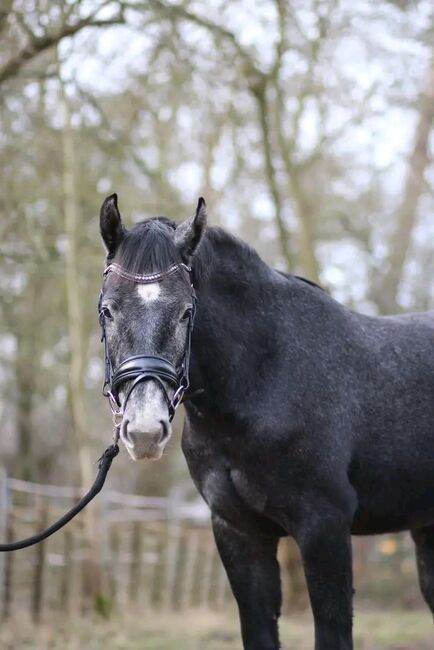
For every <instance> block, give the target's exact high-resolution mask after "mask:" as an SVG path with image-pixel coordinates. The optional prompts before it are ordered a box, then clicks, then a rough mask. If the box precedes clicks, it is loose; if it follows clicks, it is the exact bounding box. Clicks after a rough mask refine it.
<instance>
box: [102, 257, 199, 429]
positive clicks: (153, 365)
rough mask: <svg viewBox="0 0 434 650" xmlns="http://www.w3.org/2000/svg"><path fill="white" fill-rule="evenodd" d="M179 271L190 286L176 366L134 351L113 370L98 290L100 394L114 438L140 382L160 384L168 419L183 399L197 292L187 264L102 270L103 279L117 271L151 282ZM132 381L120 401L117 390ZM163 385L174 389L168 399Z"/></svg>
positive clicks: (187, 384)
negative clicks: (107, 407) (132, 270)
mask: <svg viewBox="0 0 434 650" xmlns="http://www.w3.org/2000/svg"><path fill="white" fill-rule="evenodd" d="M178 271H182V272H186V273H188V277H189V283H190V287H191V301H192V302H191V310H190V314H189V318H188V324H187V336H186V341H185V348H184V354H183V357H182V360H181V363H180V365H179V366H178V367H177V368H176V367H175V366H174V365H173V363H171V362H170V361H168V359H165V358H164V357H158V356H152V355H146V354H137V355H135V356H132V357H128V358H127V359H125V360H124V361H122V363H120V364H119V366H118V367H117V368H116V369H114V368H113V366H112V363H111V361H110V358H109V354H108V343H107V336H106V331H105V320H104V310H103V309H102V305H101V301H102V296H103V292H102V290H101V293H100V299H99V304H98V311H99V322H100V324H101V330H102V335H101V341H102V342H103V343H104V357H105V362H104V363H105V371H104V384H103V390H102V392H103V395H104V396H105V397H107V398H108V400H109V404H110V409H111V412H112V416H113V427H114V435H115V438H116V440H117V439H118V437H119V431H120V426H121V422H122V417H123V414H124V411H125V406H126V404H127V402H128V400H129V398H130V396H131V393H132V392H133V390H134V388H135V387H136V386H137V385H138V384H140V383H141V382H143V381H148V380H154V381H156V382H157V384H158V385H159V386H160V388H161V391H162V393H163V396H164V399H165V400H166V404H167V409H168V412H169V421H170V422H171V421H172V420H173V417H174V415H175V411H176V408H177V407H178V406H179V404H180V403H181V402H182V400H183V397H184V393H185V391H186V390H187V388H188V387H189V376H188V374H189V365H190V350H191V333H192V330H193V323H194V316H195V313H196V294H195V291H194V287H193V282H192V277H191V268H190V267H189V266H187V265H186V264H182V263H180V264H173V265H172V266H170V267H169V268H168V269H166V270H165V271H161V272H159V273H150V274H147V275H139V274H137V273H130V272H129V271H126V270H125V269H124V268H122V267H121V266H120V265H119V264H116V263H112V264H109V266H107V268H106V269H105V271H104V278H106V277H107V275H108V274H109V273H116V275H118V276H120V277H121V278H124V279H126V280H131V281H132V282H135V283H136V284H150V283H154V282H162V281H163V280H165V279H166V278H167V277H168V276H170V275H172V274H174V273H177V272H178ZM126 382H131V384H130V386H129V387H128V389H127V391H126V394H125V398H124V400H123V403H122V404H121V401H120V397H119V390H120V389H121V387H122V386H123V385H124V384H125V383H126ZM166 384H169V386H170V387H171V388H173V390H174V395H173V397H172V399H170V397H169V395H168V392H167V389H166Z"/></svg>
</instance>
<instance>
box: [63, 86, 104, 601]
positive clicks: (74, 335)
mask: <svg viewBox="0 0 434 650" xmlns="http://www.w3.org/2000/svg"><path fill="white" fill-rule="evenodd" d="M60 86H61V97H62V103H63V108H64V118H65V124H64V128H63V130H62V152H63V169H62V181H63V198H64V218H65V233H66V237H67V248H66V297H67V305H68V330H69V346H70V365H69V400H70V407H71V415H72V426H73V431H74V435H75V441H76V447H77V452H78V458H79V473H80V483H81V485H82V487H83V488H88V487H89V485H91V483H92V482H93V478H94V468H93V466H92V458H91V453H90V449H89V441H88V435H87V418H86V403H85V395H84V377H85V346H84V329H83V310H82V291H81V288H80V263H79V252H78V236H79V232H80V213H79V208H78V205H77V200H76V191H75V169H76V163H75V146H74V132H73V129H72V126H71V115H70V110H69V105H68V99H67V97H66V93H65V88H64V85H63V82H62V81H61V80H60ZM83 518H84V527H85V545H86V560H85V563H84V581H85V585H84V590H85V593H86V594H87V595H89V596H90V597H91V598H92V600H93V603H92V604H93V606H95V604H96V601H97V598H98V595H99V594H100V593H101V578H102V576H101V567H100V563H99V561H98V536H97V530H98V527H97V525H96V521H95V513H94V506H92V507H88V508H86V510H85V511H84V514H83Z"/></svg>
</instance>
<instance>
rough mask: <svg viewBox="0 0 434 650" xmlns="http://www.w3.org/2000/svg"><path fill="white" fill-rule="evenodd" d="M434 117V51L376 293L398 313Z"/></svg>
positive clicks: (386, 309)
mask: <svg viewBox="0 0 434 650" xmlns="http://www.w3.org/2000/svg"><path fill="white" fill-rule="evenodd" d="M433 120H434V50H433V54H432V58H431V61H430V63H429V66H428V70H427V74H426V77H425V82H424V86H423V89H422V92H421V94H420V97H419V117H418V122H417V126H416V134H415V143H414V147H413V150H412V152H411V154H410V157H409V160H408V171H407V178H406V182H405V187H404V195H403V197H402V202H401V206H400V208H399V210H398V216H397V227H396V229H395V231H394V232H393V234H392V237H391V240H390V245H389V255H388V259H387V263H386V272H385V274H384V276H383V278H382V280H381V281H380V283H379V287H378V288H377V290H376V292H375V294H376V295H375V299H376V302H377V304H378V305H379V308H380V311H381V312H383V313H391V312H394V311H396V310H397V307H398V292H399V286H400V283H401V280H402V276H403V272H404V267H405V261H406V258H407V253H408V250H409V248H410V244H411V235H412V231H413V228H414V226H415V223H416V219H417V208H418V204H419V199H420V196H421V194H422V193H423V186H424V173H425V169H426V167H427V165H428V162H429V156H428V145H429V138H430V133H431V127H432V123H433Z"/></svg>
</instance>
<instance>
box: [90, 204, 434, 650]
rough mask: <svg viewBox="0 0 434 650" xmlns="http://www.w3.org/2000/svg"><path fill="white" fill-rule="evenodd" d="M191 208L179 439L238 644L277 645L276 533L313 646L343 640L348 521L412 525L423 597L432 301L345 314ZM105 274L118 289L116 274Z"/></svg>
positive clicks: (258, 648) (347, 633)
mask: <svg viewBox="0 0 434 650" xmlns="http://www.w3.org/2000/svg"><path fill="white" fill-rule="evenodd" d="M111 218H112V221H116V220H115V219H113V215H111ZM119 219H120V217H119ZM197 223H198V221H197V217H196V218H195V219H193V221H191V223H190V226H189V227H190V228H191V230H192V232H191V233H190V235H189V234H188V228H186V227H185V226H184V224H183V226H182V228H183V233H182V240H183V243H182V244H181V245H180V246H181V247H180V251H181V254H182V255H181V257H182V259H184V261H186V260H190V259H191V260H192V266H193V278H194V286H195V290H196V293H197V312H196V318H195V325H194V330H193V334H192V347H191V359H190V383H191V386H190V397H189V399H187V401H186V403H185V407H186V420H185V426H184V432H183V438H182V448H183V452H184V454H185V457H186V459H187V463H188V467H189V470H190V473H191V475H192V478H193V480H194V482H195V484H196V486H197V488H198V490H199V491H200V493H201V494H202V496H203V497H204V499H205V500H206V501H207V503H208V504H209V507H210V510H211V515H212V524H213V531H214V535H215V539H216V543H217V547H218V549H219V553H220V556H221V558H222V561H223V563H224V565H225V568H226V571H227V574H228V577H229V580H230V583H231V587H232V590H233V592H234V595H235V598H236V600H237V603H238V607H239V612H240V621H241V631H242V637H243V643H244V648H245V650H277V649H278V648H279V637H278V628H277V620H278V617H279V613H280V600H281V596H280V579H279V569H278V564H277V560H276V550H277V543H278V539H279V538H280V537H282V536H285V535H292V536H293V537H294V538H295V540H296V542H297V544H298V546H299V548H300V551H301V556H302V560H303V565H304V569H305V575H306V581H307V586H308V590H309V595H310V601H311V606H312V611H313V615H314V620H315V648H316V650H351V648H352V647H353V645H352V569H351V534H371V533H381V532H389V531H397V530H404V529H410V530H411V531H412V534H413V537H414V540H415V543H416V550H417V559H418V568H419V576H420V582H421V588H422V592H423V595H424V597H425V600H426V601H427V603H428V605H429V607H430V608H431V610H432V611H433V613H434V471H433V470H434V345H433V344H434V317H433V316H434V315H433V314H414V315H409V316H394V317H370V316H364V315H361V314H357V313H355V312H353V311H351V310H349V309H347V308H345V307H344V306H343V305H340V304H339V303H337V302H336V301H334V300H333V299H332V298H331V297H329V296H328V295H327V294H326V293H325V292H323V291H322V290H321V289H320V288H318V287H316V286H312V285H311V284H310V283H307V282H306V281H303V280H301V279H297V278H296V277H293V276H286V275H284V274H282V273H279V272H277V271H274V270H273V269H271V268H270V267H268V266H267V265H266V264H265V263H264V262H263V261H262V260H261V259H260V258H259V256H258V255H257V254H256V253H255V252H254V251H253V250H252V249H251V248H249V247H248V246H247V245H245V244H243V243H242V242H240V241H238V240H236V239H235V238H233V237H231V236H230V235H228V234H226V233H224V232H223V231H221V230H219V229H213V228H210V229H208V230H207V231H206V233H205V234H203V232H202V230H203V225H201V226H200V228H199V227H198V226H197ZM195 224H196V225H195ZM173 228H174V226H173ZM179 228H181V227H179ZM179 228H178V229H176V230H175V239H176V232H177V231H178V230H179ZM102 231H103V236H104V229H103V225H102ZM167 237H173V232H172V233H171V232H170V228H168V232H167ZM105 239H109V237H108V235H107V233H106V236H105ZM184 240H186V241H187V242H188V246H187V244H185V242H184ZM199 241H201V245H200V247H198V243H199ZM192 242H194V243H192ZM186 246H187V248H188V255H186V253H185V247H186ZM115 259H116V258H115ZM172 261H176V260H172ZM171 282H175V281H174V280H172V281H171ZM112 289H113V288H112ZM115 289H116V290H117V300H118V302H119V301H120V300H121V299H122V293H123V292H125V291H127V286H126V285H122V287H121V290H122V291H121V290H120V289H119V287H117V288H116V287H115ZM162 289H163V291H164V285H163V286H162ZM169 289H170V287H169ZM171 289H172V293H171V300H172V301H173V295H172V294H173V293H175V294H176V292H177V291H178V292H179V291H181V289H180V287H179V286H175V285H174V284H172V285H171ZM129 296H130V298H129V299H130V302H129V304H130V305H131V304H132V302H133V301H132V299H131V294H129ZM184 300H185V296H184ZM134 304H136V303H134ZM172 308H173V305H172ZM166 324H167V323H166ZM176 328H177V329H176V330H175V331H176V332H178V334H177V335H179V327H178V326H176ZM165 336H166V338H167V336H168V334H167V332H166V334H165ZM180 340H181V339H180ZM109 343H110V341H109ZM144 344H145V343H144V342H143V343H142V345H144ZM135 345H136V347H137V344H135ZM175 347H176V346H175ZM133 351H134V349H133ZM152 353H155V352H154V351H152ZM158 353H160V351H158ZM124 354H125V351H124ZM173 354H175V353H173ZM170 361H171V362H172V363H174V362H175V360H174V359H173V360H172V359H170Z"/></svg>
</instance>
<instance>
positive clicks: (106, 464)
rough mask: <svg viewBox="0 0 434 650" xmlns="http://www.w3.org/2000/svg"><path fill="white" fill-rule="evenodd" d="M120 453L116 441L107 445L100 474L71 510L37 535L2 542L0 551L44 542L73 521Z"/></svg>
mask: <svg viewBox="0 0 434 650" xmlns="http://www.w3.org/2000/svg"><path fill="white" fill-rule="evenodd" d="M118 453H119V447H118V445H117V444H116V443H115V444H113V445H110V446H109V447H107V449H106V450H105V452H104V453H103V455H102V456H101V458H100V459H99V461H98V474H97V475H96V478H95V481H94V483H93V485H92V487H91V488H90V490H89V491H88V492H87V493H86V494H85V495H84V496H83V497H82V498H81V499H80V501H79V502H78V503H76V504H75V506H73V507H72V508H71V510H68V512H66V513H65V514H64V515H63V516H62V517H60V519H58V520H57V521H56V522H55V523H54V524H51V526H49V527H48V528H46V529H45V530H42V531H41V532H40V533H37V534H36V535H32V536H31V537H26V538H25V539H21V540H19V541H18V542H11V543H10V544H0V552H1V553H4V552H6V551H19V550H20V549H22V548H27V547H28V546H33V545H34V544H38V543H39V542H42V540H44V539H47V537H50V535H53V533H57V531H58V530H60V529H61V528H63V526H65V525H66V524H67V523H68V522H70V521H71V519H74V517H75V516H76V515H78V513H79V512H81V510H83V508H85V507H86V506H87V504H88V503H90V502H91V501H92V499H94V498H95V497H96V495H97V494H98V493H99V492H101V490H102V487H103V485H104V483H105V480H106V477H107V474H108V471H109V469H110V467H111V464H112V461H113V458H116V456H117V455H118Z"/></svg>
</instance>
